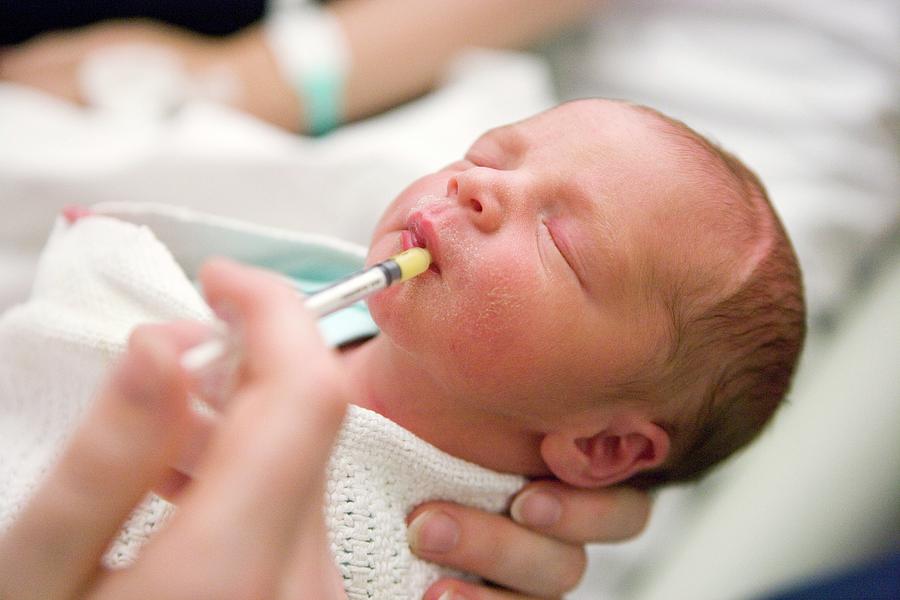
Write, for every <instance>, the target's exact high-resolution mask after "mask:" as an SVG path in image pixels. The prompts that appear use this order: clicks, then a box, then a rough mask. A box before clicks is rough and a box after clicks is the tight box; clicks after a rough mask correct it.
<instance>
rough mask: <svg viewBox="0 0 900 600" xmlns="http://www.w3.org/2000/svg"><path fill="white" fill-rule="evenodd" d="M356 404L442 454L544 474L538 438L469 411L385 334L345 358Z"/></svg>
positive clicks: (498, 468)
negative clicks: (409, 433)
mask: <svg viewBox="0 0 900 600" xmlns="http://www.w3.org/2000/svg"><path fill="white" fill-rule="evenodd" d="M343 357H344V361H345V365H346V366H347V368H348V370H349V373H350V376H351V381H352V383H353V390H354V398H352V399H351V401H352V402H353V403H354V404H357V405H359V406H362V407H364V408H368V409H370V410H374V411H376V412H378V413H380V414H382V415H383V416H385V417H387V418H388V419H390V420H392V421H394V422H395V423H397V424H398V425H400V426H402V427H403V428H405V429H407V430H409V431H411V432H412V433H414V434H415V435H417V436H418V437H420V438H422V439H423V440H425V441H427V442H429V443H430V444H433V445H434V446H436V447H438V448H440V449H441V450H443V451H444V452H447V453H448V454H451V455H453V456H456V457H458V458H462V459H464V460H468V461H469V462H473V463H475V464H478V465H481V466H483V467H486V468H488V469H492V470H495V471H501V472H504V473H518V474H522V475H530V476H538V475H547V474H549V471H548V470H547V467H546V466H545V465H544V462H543V460H542V459H541V456H540V452H539V445H540V441H541V434H539V433H536V432H533V431H528V430H527V429H526V428H525V427H523V426H522V425H521V424H517V423H515V422H513V421H511V420H510V419H509V417H507V416H501V415H499V414H496V413H491V412H490V411H489V410H480V409H478V408H472V403H471V402H466V401H461V400H465V399H461V398H456V397H454V395H453V392H452V391H449V390H446V389H443V388H441V387H440V386H438V385H437V384H436V382H435V381H434V380H433V379H432V378H431V376H430V374H429V373H427V372H425V371H424V370H423V369H422V368H420V367H419V365H417V364H416V362H415V359H414V358H413V357H411V356H410V355H409V354H408V353H406V352H404V351H402V350H400V349H399V348H397V347H396V346H394V345H393V343H392V342H391V341H390V340H389V339H388V338H387V337H386V336H384V335H380V336H377V337H376V338H374V339H372V340H371V341H369V342H366V343H364V344H362V345H360V346H358V347H355V348H353V349H351V350H347V351H345V352H344V353H343Z"/></svg>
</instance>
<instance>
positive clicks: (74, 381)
mask: <svg viewBox="0 0 900 600" xmlns="http://www.w3.org/2000/svg"><path fill="white" fill-rule="evenodd" d="M125 212H127V211H125ZM147 214H148V215H149V216H147V215H145V216H144V217H142V218H139V217H140V215H139V214H138V213H136V214H135V218H134V219H132V220H137V221H141V220H142V219H143V220H144V221H154V222H155V223H157V224H160V225H161V226H162V228H163V229H165V225H166V223H167V222H169V223H170V224H174V225H176V227H174V228H173V231H176V232H180V233H184V232H186V231H191V230H192V228H191V225H193V224H196V225H197V227H195V228H193V230H194V231H195V232H205V233H206V234H208V233H210V232H213V231H219V232H220V233H221V236H219V239H220V241H221V243H219V244H218V246H217V247H215V248H213V249H212V251H213V252H216V253H220V254H221V253H223V252H230V253H231V254H232V255H234V254H242V253H243V254H245V255H244V256H236V258H239V259H241V258H243V259H245V260H247V259H252V258H254V257H260V256H266V252H267V248H266V242H265V240H266V239H269V241H270V243H269V244H268V250H269V251H279V252H280V251H283V250H284V249H285V248H287V247H289V246H290V244H291V243H292V242H295V243H297V244H309V243H310V241H313V242H315V243H328V242H327V241H326V242H323V240H322V238H318V237H317V236H309V235H304V234H294V233H288V232H281V231H277V230H268V229H266V228H261V227H258V226H244V225H241V224H239V223H236V222H233V221H228V220H223V219H219V218H214V217H207V216H203V215H198V214H196V213H192V212H189V211H186V210H183V209H165V208H161V207H158V206H157V207H153V208H152V210H149V211H148V213H147ZM192 221H195V223H192ZM180 233H179V234H178V235H174V236H172V235H170V237H169V239H167V242H171V244H167V245H163V244H162V243H161V242H160V241H159V239H157V237H156V236H155V235H154V233H153V232H151V230H150V229H149V228H148V227H146V226H139V225H135V224H133V223H129V222H125V221H121V220H117V219H112V218H108V217H90V218H86V219H82V220H80V221H78V222H77V223H76V224H75V225H73V226H69V225H68V224H67V223H65V222H63V221H62V220H60V221H59V222H58V223H57V224H56V227H55V229H54V231H53V233H52V235H51V238H50V241H49V242H48V244H47V247H46V248H45V250H44V253H43V255H42V257H41V261H40V264H39V267H38V272H37V276H36V280H35V283H34V288H33V291H32V296H31V298H30V299H29V300H28V301H27V302H25V303H24V304H21V305H18V306H16V307H14V308H12V309H10V310H9V311H8V312H7V313H6V314H4V315H3V317H2V318H0V414H2V419H0V530H2V529H3V528H5V527H6V526H8V525H9V523H10V522H11V521H12V519H13V518H14V517H15V515H16V513H17V512H18V511H19V509H20V508H21V507H22V506H23V504H24V503H25V502H26V501H27V499H28V497H29V496H30V495H31V493H32V491H33V490H34V488H35V486H36V484H37V483H39V480H40V478H41V477H42V476H43V474H44V473H45V472H46V471H47V470H48V468H49V467H50V465H51V464H52V463H53V462H54V460H55V458H56V457H57V456H58V455H59V453H60V451H61V450H62V448H63V446H64V443H65V440H66V438H67V437H68V435H69V434H70V433H71V431H72V430H73V428H74V426H75V425H76V423H77V421H78V420H79V418H80V417H81V415H82V414H83V412H84V409H85V407H86V406H87V404H88V403H89V402H90V401H91V400H92V398H93V396H94V394H95V392H96V390H97V389H98V387H99V385H100V383H101V382H102V380H103V377H104V374H105V372H106V370H107V369H108V367H109V365H110V363H111V361H113V360H114V359H115V358H116V356H117V355H119V354H120V353H121V352H122V351H123V350H124V348H125V344H126V341H127V337H128V335H129V332H130V331H131V330H132V329H133V328H134V326H136V325H137V324H139V323H144V322H155V321H163V320H170V319H183V318H191V319H200V320H209V319H211V318H212V315H211V312H210V310H209V308H208V307H207V306H206V304H205V303H204V301H203V299H202V298H201V296H200V294H199V293H198V292H197V291H196V289H195V287H194V286H193V284H192V283H191V281H190V279H189V277H188V276H187V275H186V274H185V268H186V269H187V271H188V274H190V273H191V271H192V270H193V269H194V268H196V266H197V264H198V263H199V256H200V254H202V253H197V252H196V248H195V255H194V256H186V257H185V260H184V261H183V262H181V264H179V261H177V260H176V259H175V257H174V256H173V253H172V252H171V249H172V248H173V247H174V248H178V247H179V246H180V244H184V246H185V248H189V247H191V246H192V245H193V246H196V245H197V242H198V238H197V237H196V236H195V237H194V239H193V243H192V241H191V240H190V239H188V237H186V236H181V237H179V235H180ZM201 237H202V236H201ZM204 239H205V238H204ZM210 239H214V238H210ZM250 242H252V243H250ZM331 244H332V246H333V247H335V248H338V249H341V250H346V251H348V252H350V250H349V249H348V248H347V247H346V246H348V245H345V244H342V243H341V242H336V241H335V242H331ZM213 245H215V244H213ZM205 249H208V248H205ZM523 483H524V479H523V478H521V477H518V476H514V475H505V474H499V473H495V472H493V471H489V470H487V469H484V468H482V467H479V466H477V465H474V464H471V463H468V462H466V461H463V460H460V459H457V458H455V457H452V456H449V455H447V454H445V453H444V452H441V451H440V450H438V449H437V448H435V447H433V446H431V445H430V444H428V443H427V442H425V441H423V440H421V439H419V438H417V437H416V436H414V435H413V434H411V433H410V432H408V431H406V430H404V429H403V428H401V427H400V426H398V425H396V424H395V423H393V422H391V421H389V420H387V419H385V418H384V417H382V416H380V415H378V414H376V413H374V412H371V411H368V410H365V409H362V408H359V407H351V409H350V410H349V411H348V416H347V419H346V421H345V423H344V426H343V428H342V430H341V432H340V434H339V436H338V438H337V440H336V445H335V450H334V453H333V455H332V459H331V461H330V464H329V467H328V479H327V486H326V502H325V504H326V509H325V513H326V522H327V525H328V528H329V532H330V540H331V547H332V551H333V553H334V556H335V561H336V563H337V565H338V568H339V571H340V573H341V575H342V577H343V579H344V585H345V589H346V590H347V592H348V596H349V597H350V598H418V597H421V594H422V593H423V592H424V590H425V589H426V587H427V586H428V585H429V584H430V583H431V582H433V581H435V580H436V579H437V578H438V577H439V576H441V575H442V574H443V573H445V572H446V571H445V570H443V569H440V568H439V567H437V566H436V565H433V564H431V563H427V562H425V561H422V560H419V559H417V558H416V557H414V556H413V555H412V554H411V552H410V551H409V548H408V546H407V542H406V526H405V523H404V519H405V516H406V515H407V514H408V512H409V511H410V510H411V509H412V508H413V507H415V506H416V505H418V504H420V503H422V502H424V501H427V500H431V499H438V498H440V499H446V500H452V501H456V502H460V503H464V504H468V505H472V506H477V507H479V508H482V509H485V510H489V511H494V512H499V511H501V510H503V509H504V508H505V507H506V504H507V502H508V499H509V497H510V496H511V495H512V494H513V493H515V492H516V491H517V490H518V489H519V488H520V487H521V486H522V484H523ZM172 510H173V507H172V506H171V505H169V504H168V503H167V502H165V501H164V500H162V499H160V498H158V497H155V496H152V495H151V496H150V497H149V498H148V499H147V500H146V501H145V502H144V503H143V504H142V505H141V506H140V507H139V508H138V509H137V510H136V511H135V513H134V514H133V515H132V517H131V518H130V520H129V521H128V522H127V523H126V524H125V525H124V526H123V529H122V531H121V535H120V536H119V538H118V539H117V540H116V542H115V543H114V544H113V546H112V548H111V550H110V552H109V553H108V554H107V556H106V560H107V562H108V563H109V564H110V565H113V566H124V565H127V564H128V563H129V562H130V561H132V560H133V559H134V557H135V555H136V553H137V552H138V550H139V549H140V547H141V546H142V545H143V544H144V543H145V542H146V541H147V539H148V538H149V537H150V536H151V535H152V533H153V532H154V531H155V530H157V529H158V528H159V527H160V526H161V525H162V524H163V523H164V521H165V520H166V518H167V517H168V516H169V514H170V513H171V512H172Z"/></svg>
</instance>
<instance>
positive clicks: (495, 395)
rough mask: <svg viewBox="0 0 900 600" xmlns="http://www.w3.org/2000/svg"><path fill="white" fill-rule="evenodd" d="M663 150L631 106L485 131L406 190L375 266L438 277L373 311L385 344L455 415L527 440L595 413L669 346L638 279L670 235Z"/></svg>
mask: <svg viewBox="0 0 900 600" xmlns="http://www.w3.org/2000/svg"><path fill="white" fill-rule="evenodd" d="M660 138H661V134H660V133H658V132H657V131H656V130H655V129H654V128H652V127H648V125H647V117H646V116H645V115H642V114H640V113H638V112H637V111H636V110H635V109H633V108H631V107H628V106H626V105H622V104H619V103H614V102H605V101H598V100H592V101H580V102H573V103H569V104H565V105H562V106H560V107H557V108H555V109H553V110H550V111H548V112H545V113H542V114H539V115H537V116H535V117H533V118H531V119H528V120H526V121H523V122H520V123H517V124H513V125H510V126H506V127H502V128H499V129H495V130H492V131H490V132H488V133H487V134H485V135H484V136H482V137H481V138H480V139H478V140H477V141H476V142H475V143H474V144H473V145H472V147H471V149H470V150H469V152H468V153H467V155H466V157H465V159H464V160H461V161H459V162H456V163H454V164H452V165H450V166H448V167H446V168H445V169H443V170H441V171H439V172H437V173H433V174H431V175H428V176H426V177H423V178H422V179H420V180H418V181H416V182H415V183H413V184H412V185H411V186H410V187H409V188H407V189H406V190H405V191H404V192H403V193H402V194H401V195H400V196H399V197H398V198H397V199H396V200H395V201H394V202H393V203H392V205H391V206H390V207H389V208H388V209H387V211H386V212H385V214H384V216H383V217H382V219H381V221H380V222H379V224H378V226H377V228H376V231H375V234H374V237H373V243H372V245H371V248H370V252H369V262H370V263H372V262H377V261H379V260H383V259H385V258H387V257H388V256H390V255H392V254H395V253H396V252H399V251H400V250H402V249H403V248H404V247H408V246H409V245H410V244H411V243H412V244H415V245H424V246H425V247H427V248H428V250H429V251H430V252H431V253H432V256H433V257H434V261H435V265H436V269H433V270H431V271H429V272H426V273H425V274H423V275H421V276H419V277H418V278H416V279H414V280H412V281H410V282H407V283H406V284H404V285H402V286H398V287H395V288H391V289H389V290H387V291H385V292H383V293H381V294H378V295H376V296H375V297H373V298H371V299H370V301H369V307H370V309H371V311H372V315H373V317H374V318H375V320H376V322H377V323H378V324H379V326H380V327H381V328H382V330H383V332H384V334H386V335H387V336H388V337H389V338H391V340H392V341H393V343H395V344H396V345H398V346H399V347H400V348H402V349H403V350H405V351H406V352H408V353H409V354H410V355H411V356H413V357H415V361H416V363H417V364H418V365H419V366H420V367H421V369H423V370H424V371H425V372H427V373H429V374H430V376H431V377H432V378H433V379H434V381H435V383H437V385H438V387H439V388H441V389H443V390H449V391H450V392H451V393H450V394H449V395H450V396H452V397H453V398H454V401H456V402H458V403H459V405H458V407H457V408H458V409H459V410H464V411H469V412H470V413H471V414H473V415H474V414H477V413H478V412H479V411H481V412H487V413H492V414H493V415H494V416H501V417H506V418H511V419H514V420H516V421H517V422H519V423H521V424H523V425H524V426H526V427H530V428H532V429H533V430H534V431H546V430H547V428H550V427H555V426H557V425H560V424H565V423H571V422H573V419H576V418H577V415H578V413H579V412H581V411H582V410H591V407H593V406H595V404H596V396H597V391H598V390H601V389H603V388H604V387H605V386H611V385H614V384H616V383H620V382H623V381H625V380H628V379H629V378H631V377H633V376H634V375H635V373H637V372H638V371H640V370H641V369H642V368H644V367H645V366H646V365H647V363H648V361H652V360H653V359H654V357H655V356H656V354H657V352H656V350H658V349H660V348H661V347H662V345H663V340H664V339H665V331H666V317H665V314H664V311H663V310H662V309H661V308H660V306H659V304H658V303H657V302H655V301H654V300H653V297H654V294H653V293H652V291H651V290H650V289H649V269H648V268H647V266H648V265H649V264H650V263H651V262H652V257H654V256H655V254H654V253H655V252H657V249H658V248H659V247H660V246H659V243H658V239H657V237H658V236H660V235H663V236H664V233H663V232H664V231H666V227H665V226H664V225H663V224H662V223H663V221H665V219H664V218H663V217H662V216H661V215H662V213H661V212H660V210H659V207H658V203H657V202H655V201H652V200H651V198H658V197H660V196H661V195H663V194H665V193H666V190H668V189H669V188H671V183H670V178H671V177H673V176H674V175H675V173H674V172H670V171H669V169H667V168H666V167H665V166H664V165H662V166H661V163H664V162H665V160H664V159H663V158H661V155H662V154H663V153H662V152H661V151H660V150H658V146H659V144H660ZM651 166H652V168H651ZM650 220H652V221H653V222H654V223H655V225H654V226H650V225H649V224H648V222H649V221H650Z"/></svg>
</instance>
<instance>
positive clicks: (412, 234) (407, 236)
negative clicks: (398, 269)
mask: <svg viewBox="0 0 900 600" xmlns="http://www.w3.org/2000/svg"><path fill="white" fill-rule="evenodd" d="M400 235H401V243H402V245H403V250H409V249H410V248H425V249H427V246H426V244H425V238H424V237H423V236H422V235H420V234H419V232H418V228H417V227H416V224H415V223H411V224H410V226H409V229H404V230H403V231H402V232H401V234H400ZM431 259H432V263H431V265H429V267H428V270H429V271H431V272H432V273H438V274H439V273H440V272H441V269H440V268H439V267H438V266H437V264H435V263H434V254H432V257H431Z"/></svg>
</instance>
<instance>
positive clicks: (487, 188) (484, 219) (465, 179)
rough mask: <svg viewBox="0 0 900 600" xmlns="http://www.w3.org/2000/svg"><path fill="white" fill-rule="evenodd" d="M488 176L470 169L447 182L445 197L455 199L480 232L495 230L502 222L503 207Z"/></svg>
mask: <svg viewBox="0 0 900 600" xmlns="http://www.w3.org/2000/svg"><path fill="white" fill-rule="evenodd" d="M497 186H498V183H497V182H494V181H492V180H491V177H490V174H488V173H482V172H479V169H477V168H476V169H470V170H468V171H465V172H463V173H458V174H457V175H454V176H453V177H451V178H450V180H449V181H448V182H447V197H448V198H450V199H455V200H456V201H457V202H458V203H459V205H460V206H461V207H462V208H463V209H464V210H465V211H466V215H467V216H468V217H469V219H470V220H471V221H472V223H473V224H474V225H475V226H476V227H477V228H478V229H480V230H481V231H484V232H485V233H489V232H492V231H495V230H497V229H498V228H499V227H500V225H501V223H502V222H503V214H504V207H503V203H502V201H501V199H500V197H499V196H500V194H499V193H498V189H497Z"/></svg>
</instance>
